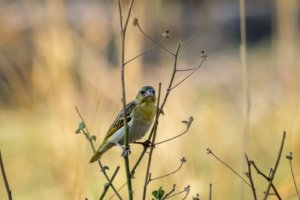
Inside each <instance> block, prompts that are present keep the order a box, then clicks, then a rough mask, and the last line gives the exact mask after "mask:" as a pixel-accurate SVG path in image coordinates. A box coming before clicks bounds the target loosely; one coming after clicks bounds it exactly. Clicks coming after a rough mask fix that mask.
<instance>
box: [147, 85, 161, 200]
mask: <svg viewBox="0 0 300 200" xmlns="http://www.w3.org/2000/svg"><path fill="white" fill-rule="evenodd" d="M160 92H161V83H159V87H158V98H157V104H156V115H155V122H154V125H155V127H154V134H153V138H152V144H154V143H155V137H156V131H157V126H158V113H159V101H160ZM152 153H153V146H151V149H150V153H149V159H148V164H147V169H146V177H145V185H144V191H143V200H145V199H146V192H147V181H148V174H149V170H150V165H151V159H152Z"/></svg>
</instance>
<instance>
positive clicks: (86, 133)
mask: <svg viewBox="0 0 300 200" xmlns="http://www.w3.org/2000/svg"><path fill="white" fill-rule="evenodd" d="M75 109H76V111H77V113H78V115H79V117H80V119H81V120H82V122H83V123H84V124H85V128H86V132H85V131H84V130H82V131H83V134H84V135H85V137H86V139H87V140H88V141H89V143H90V145H91V147H92V149H93V153H95V152H96V149H95V146H94V144H93V140H92V139H91V136H90V133H89V130H88V127H87V125H86V123H85V122H84V120H83V118H82V116H81V114H80V112H79V110H78V109H77V107H76V106H75ZM98 164H99V166H100V169H102V168H103V166H102V164H101V162H100V160H98ZM102 173H103V174H104V176H105V178H106V180H107V181H109V178H108V176H107V174H106V172H105V170H102ZM111 188H112V189H113V190H114V192H115V194H116V195H117V196H118V198H119V199H120V200H122V198H121V196H120V194H119V193H118V192H117V190H116V188H115V187H114V186H113V185H112V184H111Z"/></svg>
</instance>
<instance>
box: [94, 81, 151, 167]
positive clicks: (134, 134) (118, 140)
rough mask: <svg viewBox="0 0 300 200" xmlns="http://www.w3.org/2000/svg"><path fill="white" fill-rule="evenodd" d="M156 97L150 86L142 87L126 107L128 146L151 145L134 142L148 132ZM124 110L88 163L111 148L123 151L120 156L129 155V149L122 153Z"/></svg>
mask: <svg viewBox="0 0 300 200" xmlns="http://www.w3.org/2000/svg"><path fill="white" fill-rule="evenodd" d="M155 103H156V96H155V90H154V88H153V87H151V86H144V87H142V88H141V89H140V90H139V92H138V94H137V95H136V99H135V100H133V101H132V102H130V103H128V104H127V105H126V115H125V116H126V119H127V127H128V144H130V143H139V144H144V145H149V143H151V142H150V141H149V140H146V141H145V142H144V143H141V142H136V141H139V140H140V139H141V138H143V137H144V136H145V135H146V133H147V132H148V130H149V128H150V126H151V124H152V122H153V120H154V117H155V114H156V106H155ZM124 134H125V127H124V110H123V109H122V110H121V111H120V113H119V114H118V116H117V117H116V119H115V121H114V122H113V123H112V125H111V126H110V128H109V129H108V131H107V133H106V135H105V138H104V140H103V142H102V144H101V145H100V147H99V148H98V150H97V151H96V152H95V153H94V155H93V156H92V158H91V160H90V163H93V162H95V161H97V160H99V159H100V158H101V157H102V155H103V154H104V153H105V152H106V151H108V150H109V149H110V148H112V147H113V146H116V145H117V146H119V147H121V148H122V149H123V153H122V156H126V155H127V154H128V153H130V151H129V149H128V150H127V151H126V152H124V148H123V146H122V145H124Z"/></svg>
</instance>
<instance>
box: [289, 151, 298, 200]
mask: <svg viewBox="0 0 300 200" xmlns="http://www.w3.org/2000/svg"><path fill="white" fill-rule="evenodd" d="M286 158H287V159H289V160H290V167H291V172H292V176H293V180H294V185H295V188H296V191H297V195H298V199H299V200H300V196H299V192H298V188H297V184H296V181H295V177H294V172H293V167H292V160H293V156H292V152H290V155H287V156H286Z"/></svg>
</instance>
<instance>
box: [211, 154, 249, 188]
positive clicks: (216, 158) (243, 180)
mask: <svg viewBox="0 0 300 200" xmlns="http://www.w3.org/2000/svg"><path fill="white" fill-rule="evenodd" d="M207 151H208V152H207V154H211V155H213V156H214V157H215V158H216V159H217V160H219V161H220V162H221V163H223V164H224V165H225V166H226V167H228V168H229V169H230V170H231V171H233V173H235V174H236V175H237V176H238V177H240V178H241V179H242V180H243V181H244V182H245V183H246V184H247V185H248V186H249V187H251V185H250V184H249V183H248V182H247V181H245V179H243V178H242V177H241V176H240V175H239V174H238V173H237V172H236V171H234V170H233V169H232V168H231V167H229V166H228V165H227V164H226V163H225V162H223V161H222V160H220V159H219V158H218V157H217V156H216V155H215V154H214V153H213V152H212V151H211V150H210V149H207Z"/></svg>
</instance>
